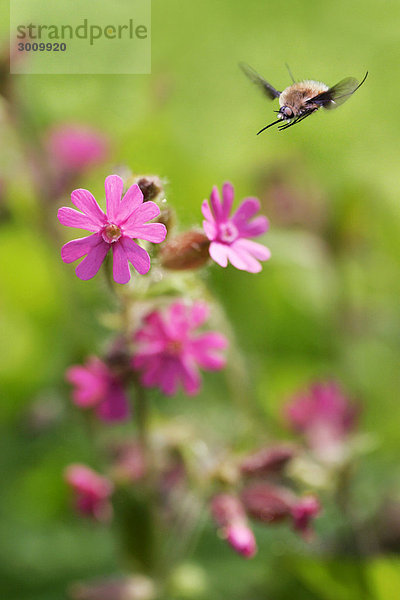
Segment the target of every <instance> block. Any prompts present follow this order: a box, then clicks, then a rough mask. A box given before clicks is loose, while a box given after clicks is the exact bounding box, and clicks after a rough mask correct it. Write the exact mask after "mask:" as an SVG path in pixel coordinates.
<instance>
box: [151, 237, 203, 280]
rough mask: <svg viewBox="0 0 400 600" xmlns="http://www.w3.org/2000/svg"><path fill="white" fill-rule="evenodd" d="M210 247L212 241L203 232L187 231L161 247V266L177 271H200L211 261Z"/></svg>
mask: <svg viewBox="0 0 400 600" xmlns="http://www.w3.org/2000/svg"><path fill="white" fill-rule="evenodd" d="M209 246H210V241H209V239H208V238H207V236H206V235H205V234H204V233H203V232H202V231H197V230H195V229H193V230H190V231H185V232H184V233H181V234H179V235H177V236H175V237H174V238H173V239H172V240H169V241H168V242H166V243H165V244H164V245H163V246H162V247H161V250H160V255H159V256H160V260H161V264H162V266H163V267H165V268H166V269H172V270H176V271H183V270H185V269H198V268H199V267H202V266H203V265H204V264H205V263H206V262H207V261H208V259H209V252H208V249H209Z"/></svg>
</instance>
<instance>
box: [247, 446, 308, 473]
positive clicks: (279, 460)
mask: <svg viewBox="0 0 400 600" xmlns="http://www.w3.org/2000/svg"><path fill="white" fill-rule="evenodd" d="M295 455H296V448H295V447H294V446H291V445H289V444H275V445H272V446H269V447H267V448H261V449H260V450H257V451H256V452H254V453H252V454H250V455H249V456H246V457H245V458H244V459H243V461H242V463H241V465H240V470H241V472H242V474H243V475H246V476H248V477H251V476H253V475H268V474H271V473H280V472H281V471H283V470H284V469H285V467H286V465H287V463H288V462H290V461H291V460H292V458H293V457H294V456H295Z"/></svg>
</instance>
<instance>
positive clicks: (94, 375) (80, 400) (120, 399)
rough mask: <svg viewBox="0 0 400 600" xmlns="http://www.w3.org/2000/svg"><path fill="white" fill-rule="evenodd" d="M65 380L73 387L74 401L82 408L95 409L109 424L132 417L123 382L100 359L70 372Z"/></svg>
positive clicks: (73, 367) (73, 368)
mask: <svg viewBox="0 0 400 600" xmlns="http://www.w3.org/2000/svg"><path fill="white" fill-rule="evenodd" d="M65 376H66V379H67V381H68V382H69V383H71V384H72V385H73V386H74V389H73V392H72V400H73V402H74V404H76V406H79V407H80V408H94V409H95V411H96V414H97V416H98V417H99V418H100V419H101V420H102V421H106V422H112V421H122V420H125V419H127V418H128V417H129V413H130V410H129V402H128V399H127V397H126V395H125V391H124V388H123V386H122V383H121V382H120V381H119V379H118V378H116V377H115V376H114V375H113V373H112V372H111V371H110V369H109V368H108V367H107V365H105V364H104V363H103V362H102V361H101V360H99V359H98V358H95V357H92V358H90V359H89V360H88V361H87V362H86V364H85V365H84V366H81V365H75V366H72V367H70V368H69V369H67V371H66V374H65Z"/></svg>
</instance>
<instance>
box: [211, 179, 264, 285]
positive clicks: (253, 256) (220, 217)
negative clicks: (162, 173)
mask: <svg viewBox="0 0 400 600" xmlns="http://www.w3.org/2000/svg"><path fill="white" fill-rule="evenodd" d="M233 195H234V191H233V185H232V184H231V183H224V185H223V187H222V202H221V199H220V196H219V193H218V189H217V188H216V186H214V187H213V190H212V192H211V196H210V203H211V208H210V205H209V203H208V201H207V200H204V202H203V204H202V213H203V216H204V218H205V221H203V227H204V231H205V233H206V235H207V237H208V239H209V240H210V241H211V244H210V249H209V251H210V256H211V258H212V259H213V260H214V261H215V262H216V263H218V264H219V265H220V266H221V267H226V266H227V264H228V261H229V262H230V263H231V264H232V265H233V266H234V267H236V268H237V269H240V270H242V271H249V273H258V272H259V271H261V265H260V263H259V262H258V261H259V260H268V259H269V258H270V256H271V253H270V251H269V250H268V248H266V247H265V246H263V245H262V244H259V243H257V242H254V241H253V240H250V239H249V238H252V237H258V236H259V235H262V234H263V233H265V232H266V231H267V229H268V227H269V224H268V219H267V218H266V217H264V216H258V217H255V218H254V219H253V220H250V219H251V218H252V217H254V215H255V214H256V213H257V212H258V211H259V210H260V202H259V200H258V199H257V198H245V199H244V200H243V202H242V203H241V205H240V206H239V208H238V209H237V210H236V211H235V212H234V213H233V215H232V217H230V216H229V215H230V212H231V208H232V203H233Z"/></svg>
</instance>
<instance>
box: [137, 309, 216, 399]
mask: <svg viewBox="0 0 400 600" xmlns="http://www.w3.org/2000/svg"><path fill="white" fill-rule="evenodd" d="M208 313H209V309H208V306H207V305H206V304H204V303H202V302H195V303H194V304H193V305H192V306H187V305H185V304H184V303H183V302H181V301H177V302H174V303H173V304H171V305H170V306H169V307H168V309H167V310H166V311H165V312H164V313H162V312H161V311H154V312H151V313H150V314H148V315H147V316H146V317H145V319H144V325H143V327H141V328H140V329H139V330H138V331H137V332H136V335H135V341H136V343H137V350H136V352H135V354H134V357H133V368H134V369H135V370H137V371H140V372H141V374H142V375H141V381H142V385H144V386H145V387H158V388H160V389H161V390H162V391H163V392H164V394H167V395H172V394H174V393H175V392H176V391H177V388H178V385H179V383H181V384H182V386H183V388H184V390H185V391H186V393H187V394H190V395H193V394H197V393H198V391H199V389H200V374H199V367H201V368H203V369H206V370H208V371H216V370H218V369H222V368H223V367H224V366H225V358H224V357H223V356H222V355H221V352H220V351H221V350H223V349H225V348H226V347H227V344H228V342H227V339H226V338H225V337H224V336H223V335H221V334H220V333H217V332H215V331H208V332H207V333H195V330H196V329H197V328H198V327H200V326H201V325H203V323H205V321H206V320H207V317H208Z"/></svg>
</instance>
